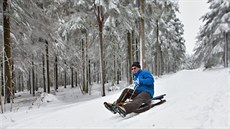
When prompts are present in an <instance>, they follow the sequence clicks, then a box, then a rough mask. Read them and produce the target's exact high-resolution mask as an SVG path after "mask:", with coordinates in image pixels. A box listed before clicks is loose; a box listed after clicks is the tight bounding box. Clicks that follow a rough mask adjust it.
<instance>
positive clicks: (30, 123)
mask: <svg viewBox="0 0 230 129" xmlns="http://www.w3.org/2000/svg"><path fill="white" fill-rule="evenodd" d="M121 85H125V84H121ZM95 87H96V86H95ZM121 90H122V89H121ZM121 90H115V91H112V92H109V93H107V95H106V97H100V92H98V91H97V90H96V89H95V90H92V95H85V96H82V95H81V93H80V91H79V89H78V88H74V89H71V88H70V87H68V88H67V89H64V88H60V89H59V92H57V93H56V95H52V94H41V95H40V97H29V96H30V95H28V93H20V94H17V97H16V98H15V103H14V105H13V107H14V108H13V112H9V111H6V112H5V113H4V114H0V117H1V123H0V128H1V129H80V128H84V129H88V128H100V129H103V128H105V129H118V128H119V129H120V128H122V129H125V128H132V129H134V128H138V129H151V128H152V129H154V128H157V129H158V128H161V129H171V128H174V129H178V128H181V129H182V128H183V129H186V128H189V129H190V128H192V129H227V128H228V129H229V128H230V103H229V101H230V99H229V98H230V69H227V68H214V69H209V70H202V69H196V70H183V71H180V72H177V73H174V74H170V75H164V76H162V77H160V78H156V79H155V91H156V93H155V96H157V95H160V94H164V93H165V94H167V95H166V97H165V99H166V100H167V102H166V103H164V104H162V105H160V106H157V107H154V108H152V109H150V110H149V111H147V112H144V113H141V114H135V113H132V114H129V115H127V116H126V117H125V118H122V117H120V116H119V115H118V114H115V115H114V114H112V113H111V112H109V111H107V110H106V109H105V107H104V106H103V102H104V101H108V102H113V101H114V100H115V99H116V98H117V97H118V96H119V95H120V93H121ZM92 98H95V99H92Z"/></svg>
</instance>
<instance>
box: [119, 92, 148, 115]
mask: <svg viewBox="0 0 230 129" xmlns="http://www.w3.org/2000/svg"><path fill="white" fill-rule="evenodd" d="M127 99H131V100H132V101H131V102H129V103H127V104H125V105H123V107H124V108H125V110H126V113H127V114H129V113H131V112H134V111H135V110H137V109H138V108H139V107H140V106H141V105H142V104H143V103H144V104H150V103H151V96H150V94H149V93H148V92H145V91H143V92H139V93H137V92H135V91H134V90H133V89H130V88H126V89H124V90H123V91H122V93H121V95H120V97H119V98H118V99H117V101H116V102H117V104H119V103H124V102H125V101H126V100H127Z"/></svg>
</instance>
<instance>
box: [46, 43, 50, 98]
mask: <svg viewBox="0 0 230 129" xmlns="http://www.w3.org/2000/svg"><path fill="white" fill-rule="evenodd" d="M45 42H46V78H47V84H46V85H47V89H48V94H50V73H49V71H50V69H49V44H48V41H45Z"/></svg>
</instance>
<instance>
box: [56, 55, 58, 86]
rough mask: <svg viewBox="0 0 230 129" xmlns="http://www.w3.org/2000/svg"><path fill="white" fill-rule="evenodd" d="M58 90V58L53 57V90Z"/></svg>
mask: <svg viewBox="0 0 230 129" xmlns="http://www.w3.org/2000/svg"><path fill="white" fill-rule="evenodd" d="M57 89H58V58H57V55H56V56H55V90H57Z"/></svg>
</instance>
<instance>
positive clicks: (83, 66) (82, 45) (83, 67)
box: [81, 39, 86, 92]
mask: <svg viewBox="0 0 230 129" xmlns="http://www.w3.org/2000/svg"><path fill="white" fill-rule="evenodd" d="M84 48H85V46H84V40H83V39H82V42H81V51H82V53H81V54H82V55H81V57H82V89H83V91H84V92H85V90H86V83H85V80H86V79H85V49H84Z"/></svg>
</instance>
